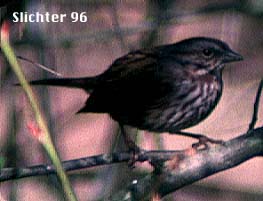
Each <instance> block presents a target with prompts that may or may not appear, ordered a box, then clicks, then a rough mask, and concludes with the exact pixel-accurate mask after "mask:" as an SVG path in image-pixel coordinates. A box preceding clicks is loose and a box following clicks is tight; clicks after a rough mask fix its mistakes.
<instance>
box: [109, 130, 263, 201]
mask: <svg viewBox="0 0 263 201" xmlns="http://www.w3.org/2000/svg"><path fill="white" fill-rule="evenodd" d="M262 155H263V127H261V128H257V129H255V130H252V131H250V132H249V133H246V134H244V135H242V136H239V137H237V138H234V139H232V140H230V141H227V142H225V143H224V144H222V145H215V146H213V147H210V148H208V149H205V150H199V151H198V152H197V153H195V154H192V155H188V156H186V155H185V156H186V157H184V158H182V159H179V160H178V157H176V156H175V157H174V158H173V159H172V160H169V161H167V162H165V163H164V168H162V171H161V172H160V173H159V174H156V173H155V172H153V173H152V174H150V175H147V176H146V177H144V178H143V179H141V180H138V181H133V182H132V184H130V185H128V186H127V187H126V188H125V189H124V190H122V191H120V192H119V193H118V194H116V195H113V197H112V198H111V199H110V200H118V201H121V200H125V201H128V200H150V198H151V196H152V194H153V193H158V194H159V195H160V196H161V197H163V196H165V195H167V194H169V193H171V192H174V191H175V190H177V189H179V188H182V187H183V186H186V185H189V184H192V183H193V182H196V181H199V180H200V179H203V178H205V177H208V176H210V175H212V174H215V173H217V172H220V171H223V170H226V169H229V168H232V167H235V166H237V165H239V164H240V163H243V162H245V161H247V160H249V159H250V158H253V157H255V156H262ZM151 192H152V193H151Z"/></svg>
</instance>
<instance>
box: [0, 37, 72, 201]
mask: <svg viewBox="0 0 263 201" xmlns="http://www.w3.org/2000/svg"><path fill="white" fill-rule="evenodd" d="M1 49H2V51H3V53H4V54H5V56H6V58H7V60H8V62H9V63H10V66H11V67H12V69H13V71H14V72H15V74H16V76H17V78H18V80H19V82H20V84H21V86H22V88H23V89H24V91H25V93H26V95H27V97H28V100H29V103H30V105H31V106H32V109H33V112H34V114H35V118H36V121H37V123H38V126H39V128H40V136H39V141H40V142H41V143H42V145H43V146H44V148H45V150H46V152H47V153H48V156H49V157H50V159H51V161H52V163H53V164H54V166H55V168H56V170H57V175H58V177H59V179H60V181H61V184H62V187H63V190H64V192H65V194H66V197H67V199H68V200H70V201H77V198H76V195H75V193H74V191H73V189H72V187H71V185H70V182H69V179H68V177H67V175H66V173H65V171H64V170H63V167H62V165H61V161H60V159H59V156H58V153H57V151H56V149H55V146H54V144H53V142H52V140H51V137H50V133H49V130H48V127H47V125H46V123H45V121H44V118H43V117H42V115H41V112H40V109H39V106H38V104H37V102H36V100H35V98H34V95H33V91H32V89H31V87H30V86H29V84H28V82H27V81H26V78H25V76H24V73H23V72H22V70H21V68H20V66H19V64H18V62H17V59H16V56H15V54H14V51H13V50H12V48H11V46H10V44H9V41H8V38H7V37H6V36H3V35H2V36H1Z"/></svg>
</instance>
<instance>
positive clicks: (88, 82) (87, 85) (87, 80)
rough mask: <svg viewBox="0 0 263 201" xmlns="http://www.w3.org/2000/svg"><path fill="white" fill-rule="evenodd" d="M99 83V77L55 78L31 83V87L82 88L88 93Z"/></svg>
mask: <svg viewBox="0 0 263 201" xmlns="http://www.w3.org/2000/svg"><path fill="white" fill-rule="evenodd" d="M97 83H98V77H96V76H95V77H83V78H53V79H44V80H34V81H30V82H29V84H31V85H50V86H59V87H70V88H80V89H84V90H86V91H88V92H90V91H92V89H94V87H95V86H96V84H97Z"/></svg>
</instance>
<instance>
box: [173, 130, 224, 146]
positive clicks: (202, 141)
mask: <svg viewBox="0 0 263 201" xmlns="http://www.w3.org/2000/svg"><path fill="white" fill-rule="evenodd" d="M176 134H177V135H183V136H187V137H191V138H195V139H198V142H197V143H194V144H193V145H192V147H193V148H195V149H198V148H200V147H201V146H204V147H205V149H206V148H208V144H207V143H208V142H209V143H211V144H223V143H224V141H223V140H215V139H213V138H209V137H207V136H205V135H201V134H195V133H189V132H184V131H178V132H176Z"/></svg>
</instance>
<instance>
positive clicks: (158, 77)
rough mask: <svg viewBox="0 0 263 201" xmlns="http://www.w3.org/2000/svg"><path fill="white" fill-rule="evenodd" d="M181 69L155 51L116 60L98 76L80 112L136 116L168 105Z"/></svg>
mask: <svg viewBox="0 0 263 201" xmlns="http://www.w3.org/2000/svg"><path fill="white" fill-rule="evenodd" d="M181 72H182V67H181V66H180V64H179V63H177V62H176V61H175V60H174V59H173V58H165V59H164V58H163V57H160V54H159V53H158V52H156V51H152V50H151V51H145V50H144V51H135V52H131V53H129V54H127V55H125V56H124V57H121V58H120V59H118V60H116V61H115V62H114V63H113V64H112V65H111V67H110V68H109V69H108V70H107V71H105V72H104V74H102V75H101V84H100V85H98V86H97V87H96V88H95V89H94V91H93V92H92V93H91V95H90V97H89V99H88V100H87V103H86V105H85V107H84V108H82V109H81V110H80V112H102V113H104V112H105V113H110V114H113V115H114V114H116V115H117V116H127V117H128V116H132V115H133V116H140V115H143V113H145V112H147V111H149V110H152V109H154V108H157V107H160V106H161V107H162V106H163V107H164V106H165V105H167V104H168V103H169V101H171V100H170V98H171V95H172V94H174V95H176V93H177V90H178V88H179V86H178V84H180V83H181V82H180V80H181V79H182V77H183V76H181Z"/></svg>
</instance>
